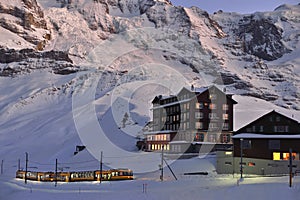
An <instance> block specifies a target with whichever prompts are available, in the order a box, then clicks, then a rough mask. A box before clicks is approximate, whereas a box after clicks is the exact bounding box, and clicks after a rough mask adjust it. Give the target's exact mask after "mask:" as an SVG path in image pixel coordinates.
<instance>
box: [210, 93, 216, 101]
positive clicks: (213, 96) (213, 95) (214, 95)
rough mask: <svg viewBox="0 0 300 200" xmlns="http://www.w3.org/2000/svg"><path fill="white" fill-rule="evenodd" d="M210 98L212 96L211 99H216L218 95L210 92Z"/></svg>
mask: <svg viewBox="0 0 300 200" xmlns="http://www.w3.org/2000/svg"><path fill="white" fill-rule="evenodd" d="M209 98H210V99H211V100H215V99H217V95H216V94H210V95H209Z"/></svg>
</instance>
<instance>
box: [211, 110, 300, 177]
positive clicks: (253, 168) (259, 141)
mask: <svg viewBox="0 0 300 200" xmlns="http://www.w3.org/2000/svg"><path fill="white" fill-rule="evenodd" d="M290 149H291V150H292V156H293V161H294V163H295V166H294V167H295V170H296V168H297V169H300V161H299V154H300V123H299V122H298V121H296V120H295V119H293V118H291V117H288V116H286V115H283V114H281V113H279V112H276V111H271V112H269V113H267V114H265V115H263V116H262V117H260V118H258V119H257V120H255V121H253V122H251V123H249V124H247V125H246V126H244V127H242V128H241V129H239V130H238V131H236V132H235V133H234V136H233V152H231V153H230V152H219V153H218V154H219V156H218V166H217V171H218V172H219V173H225V172H226V173H233V172H235V173H237V172H239V170H240V169H239V168H240V164H241V163H240V159H241V153H242V161H243V163H242V165H243V169H244V173H248V174H261V175H265V174H287V173H288V160H289V155H290V154H289V151H290ZM296 163H297V164H296Z"/></svg>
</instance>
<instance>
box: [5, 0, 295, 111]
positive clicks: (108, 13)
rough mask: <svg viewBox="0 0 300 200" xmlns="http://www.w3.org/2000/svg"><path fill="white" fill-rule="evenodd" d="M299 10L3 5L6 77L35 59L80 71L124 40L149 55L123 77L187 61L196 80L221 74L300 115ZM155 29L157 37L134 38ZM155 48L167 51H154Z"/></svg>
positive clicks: (126, 2) (137, 0) (126, 58)
mask: <svg viewBox="0 0 300 200" xmlns="http://www.w3.org/2000/svg"><path fill="white" fill-rule="evenodd" d="M39 3H40V4H39ZM299 11H300V5H295V6H288V5H283V6H281V7H279V8H277V9H276V10H275V11H274V12H266V13H254V14H250V15H241V14H237V13H223V12H222V11H219V12H217V13H214V14H213V15H209V14H208V13H207V12H205V11H204V10H201V9H199V8H196V7H192V8H183V7H176V6H173V5H172V4H171V2H170V1H168V0H56V1H55V2H52V1H51V2H49V1H45V0H39V1H36V0H13V1H12V2H10V3H7V2H5V1H0V16H1V19H0V25H1V27H0V28H1V31H2V32H1V33H3V34H5V36H6V37H5V39H4V37H2V38H1V40H0V46H1V52H3V54H2V55H3V56H2V57H0V62H1V63H2V64H1V68H0V71H1V70H2V73H1V75H9V74H10V75H12V74H13V75H15V74H16V73H21V72H22V69H24V68H26V66H27V67H28V66H30V65H32V63H31V61H32V60H35V61H34V62H35V63H37V60H44V61H43V62H42V63H40V62H39V66H40V64H41V65H42V67H41V66H40V67H37V68H55V69H61V70H62V74H64V73H65V71H64V69H71V70H70V73H71V72H76V71H78V70H80V69H81V67H79V66H80V65H81V63H83V62H88V61H89V58H90V54H91V52H92V51H93V50H95V49H97V47H99V46H100V47H101V45H102V44H103V42H106V41H111V38H114V37H117V38H118V37H120V38H122V42H124V41H125V42H127V43H131V44H132V45H133V46H135V47H142V50H141V51H145V49H146V51H147V52H148V54H147V53H141V52H139V53H136V55H135V56H133V55H131V54H128V55H122V56H121V57H120V58H118V59H117V61H114V62H113V66H111V68H112V69H114V70H116V71H118V70H121V71H124V70H128V69H125V68H126V67H125V66H133V65H134V64H133V63H143V62H145V61H146V62H147V61H150V60H151V61H153V60H155V62H161V63H164V64H167V65H177V64H178V63H179V64H178V65H180V66H181V67H186V69H188V70H191V71H192V74H190V75H189V77H191V79H190V82H193V81H195V80H200V78H199V76H200V74H201V73H203V74H207V75H210V76H213V75H214V74H216V73H218V74H219V75H220V76H219V77H217V78H216V80H213V82H214V83H217V84H218V83H219V84H225V85H226V86H227V87H228V89H229V90H231V91H232V92H234V93H237V94H244V95H251V96H256V97H260V98H263V99H266V100H270V101H273V102H274V103H276V104H278V105H282V106H285V107H293V108H295V109H299V108H300V107H299V103H300V102H299V96H300V92H299V90H298V89H295V88H300V86H299V84H298V83H299V71H300V70H299V66H298V65H297V63H298V62H299V61H298V57H297V56H296V55H298V52H299V51H300V50H299V49H300V42H299V35H300V31H299V30H300V27H299V22H300V12H299ZM148 28H151V29H152V31H153V32H156V33H154V34H152V35H151V34H150V35H147V34H144V33H143V31H140V34H142V35H135V36H131V35H130V34H128V32H130V31H131V32H135V30H139V29H148ZM136 32H139V31H136ZM143 34H144V35H143ZM6 38H8V39H6ZM148 43H151V44H148ZM151 45H153V46H155V48H158V49H160V50H159V51H152V50H151V48H153V47H152V46H151ZM111 46H114V45H113V44H112V45H111ZM111 46H109V47H105V48H111ZM116 46H118V45H116ZM119 48H120V50H121V49H122V47H119ZM148 48H150V49H148ZM162 49H165V50H162ZM38 50H42V51H43V52H38ZM105 50H108V49H105ZM105 50H103V49H102V51H105ZM118 50H119V49H118ZM118 50H116V52H117V51H118ZM112 52H114V51H112ZM99 59H101V58H99ZM103 60H105V59H103ZM20 63H21V64H20ZM24 63H27V65H24ZM49 63H51V64H49ZM52 63H54V64H52ZM24 66H25V67H24ZM55 66H56V67H55ZM34 68H35V67H30V69H34ZM12 69H15V70H12ZM57 73H59V70H58V72H57ZM283 96H285V97H283Z"/></svg>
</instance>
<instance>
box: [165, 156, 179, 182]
mask: <svg viewBox="0 0 300 200" xmlns="http://www.w3.org/2000/svg"><path fill="white" fill-rule="evenodd" d="M164 161H165V163H166V165H167V167H168V168H169V170H170V172H171V173H172V175H173V177H174V178H175V180H176V181H177V177H176V175H175V173H174V172H173V170H172V168H171V167H170V165H169V164H168V163H167V161H166V160H165V159H164Z"/></svg>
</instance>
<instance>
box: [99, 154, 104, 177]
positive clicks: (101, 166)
mask: <svg viewBox="0 0 300 200" xmlns="http://www.w3.org/2000/svg"><path fill="white" fill-rule="evenodd" d="M102 157H103V152H102V151H101V156H100V179H99V180H100V183H101V182H102V168H103V164H102Z"/></svg>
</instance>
